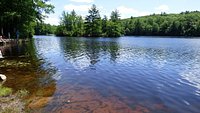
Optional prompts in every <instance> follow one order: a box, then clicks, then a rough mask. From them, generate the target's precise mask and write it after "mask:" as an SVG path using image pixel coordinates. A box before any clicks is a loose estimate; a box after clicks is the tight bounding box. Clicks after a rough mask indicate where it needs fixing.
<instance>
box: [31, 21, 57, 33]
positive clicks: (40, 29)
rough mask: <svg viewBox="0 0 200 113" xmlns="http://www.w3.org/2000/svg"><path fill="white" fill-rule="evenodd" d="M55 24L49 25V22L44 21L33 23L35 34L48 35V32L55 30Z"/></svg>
mask: <svg viewBox="0 0 200 113" xmlns="http://www.w3.org/2000/svg"><path fill="white" fill-rule="evenodd" d="M56 27H57V26H55V25H50V24H45V23H42V22H41V23H39V22H38V23H37V25H35V28H34V31H35V35H49V34H54V33H55V31H56Z"/></svg>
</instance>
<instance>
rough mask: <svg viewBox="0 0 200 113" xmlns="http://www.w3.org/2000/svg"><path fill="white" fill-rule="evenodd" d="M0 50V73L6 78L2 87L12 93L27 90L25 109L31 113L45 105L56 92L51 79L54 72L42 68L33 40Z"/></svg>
mask: <svg viewBox="0 0 200 113" xmlns="http://www.w3.org/2000/svg"><path fill="white" fill-rule="evenodd" d="M1 50H2V53H3V57H4V58H3V59H0V73H3V74H5V75H6V76H7V80H6V82H5V83H4V85H5V86H7V87H10V88H12V89H13V90H14V91H18V90H27V91H28V92H29V95H28V96H27V97H26V98H25V100H26V102H27V108H29V109H32V110H33V111H34V110H35V109H38V108H41V107H43V106H44V105H46V104H47V103H48V102H49V101H50V100H51V97H52V95H53V94H54V92H55V90H56V83H55V80H54V79H53V78H52V77H51V76H52V74H53V73H55V72H56V70H51V71H49V70H45V69H43V68H42V64H43V62H44V61H43V59H42V58H40V57H39V56H38V55H37V51H36V49H35V42H34V39H33V40H29V41H28V42H23V43H16V44H12V45H6V46H3V47H1ZM48 72H51V73H48Z"/></svg>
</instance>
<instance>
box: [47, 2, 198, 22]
mask: <svg viewBox="0 0 200 113" xmlns="http://www.w3.org/2000/svg"><path fill="white" fill-rule="evenodd" d="M49 3H50V4H52V5H54V6H55V9H54V12H55V13H54V14H50V15H47V16H48V18H46V19H45V23H49V24H52V25H59V21H60V17H61V14H62V12H63V11H66V12H71V11H72V10H73V9H74V10H75V11H76V13H77V14H78V15H81V16H83V17H85V16H86V15H88V9H89V8H91V6H92V4H95V5H96V6H97V8H98V9H99V10H100V15H101V16H102V17H103V16H104V15H107V16H108V17H109V16H110V13H111V12H112V11H114V10H116V9H117V10H118V11H119V13H120V16H121V18H122V19H123V18H130V17H131V16H133V17H138V16H145V15H150V14H153V13H156V14H160V13H161V12H166V13H180V12H183V11H196V10H198V11H200V6H199V5H200V0H51V1H50V2H49Z"/></svg>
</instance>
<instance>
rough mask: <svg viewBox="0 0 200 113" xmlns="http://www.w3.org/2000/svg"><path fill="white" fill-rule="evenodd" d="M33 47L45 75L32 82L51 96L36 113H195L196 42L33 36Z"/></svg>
mask: <svg viewBox="0 0 200 113" xmlns="http://www.w3.org/2000/svg"><path fill="white" fill-rule="evenodd" d="M33 43H34V45H35V55H36V56H37V58H38V59H39V60H40V61H42V65H41V67H40V68H42V69H44V70H47V71H48V73H49V74H48V76H43V77H40V79H39V80H37V82H38V83H39V85H38V87H45V88H44V90H43V91H42V92H43V93H49V92H50V93H51V94H47V95H46V96H45V97H48V98H50V99H49V101H48V102H47V104H46V105H45V106H43V107H41V108H37V110H39V111H40V112H47V111H49V112H74V113H77V112H78V113H79V112H80V113H82V112H87V113H90V112H94V113H96V112H99V113H103V112H105V113H106V112H113V113H115V112H120V113H124V112H130V113H132V112H133V113H134V112H139V113H147V112H153V113H156V112H157V113H199V112H200V39H185V38H180V39H179V38H175V37H173V38H167V37H165V38H159V37H121V38H66V37H54V36H35V37H34V42H33ZM18 50H19V49H18ZM22 50H23V49H22ZM5 53H8V52H5ZM11 53H12V52H11ZM5 56H6V54H5ZM8 56H9V54H8ZM21 79H23V78H21ZM29 83H30V84H31V81H29ZM44 84H45V85H44ZM49 84H50V85H49ZM31 88H32V87H31ZM49 90H50V91H49ZM45 91H46V92H45ZM33 111H34V109H33Z"/></svg>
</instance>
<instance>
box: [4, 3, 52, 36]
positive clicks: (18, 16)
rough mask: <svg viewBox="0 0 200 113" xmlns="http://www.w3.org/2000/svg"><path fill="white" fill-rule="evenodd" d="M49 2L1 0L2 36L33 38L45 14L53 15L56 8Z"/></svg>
mask: <svg viewBox="0 0 200 113" xmlns="http://www.w3.org/2000/svg"><path fill="white" fill-rule="evenodd" d="M48 1H49V0H1V1H0V35H2V36H5V37H9V35H10V37H11V38H16V33H18V34H19V37H21V38H31V37H32V36H33V35H34V27H35V26H36V25H37V23H38V22H41V21H42V20H43V19H44V18H45V17H46V16H45V14H50V13H53V9H54V6H53V5H51V4H49V3H48Z"/></svg>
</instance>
